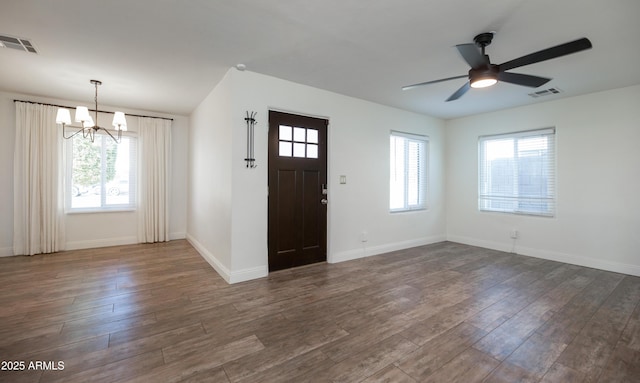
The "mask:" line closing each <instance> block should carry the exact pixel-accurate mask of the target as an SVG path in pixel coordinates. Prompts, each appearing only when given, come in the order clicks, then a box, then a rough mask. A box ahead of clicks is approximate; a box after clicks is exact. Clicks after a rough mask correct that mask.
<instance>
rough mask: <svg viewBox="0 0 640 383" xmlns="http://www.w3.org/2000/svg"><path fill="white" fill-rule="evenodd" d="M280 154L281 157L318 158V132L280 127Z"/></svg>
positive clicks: (285, 126)
mask: <svg viewBox="0 0 640 383" xmlns="http://www.w3.org/2000/svg"><path fill="white" fill-rule="evenodd" d="M278 154H279V155H280V157H292V156H293V157H298V158H318V131H317V130H316V129H309V128H298V127H291V126H287V125H280V126H279V127H278Z"/></svg>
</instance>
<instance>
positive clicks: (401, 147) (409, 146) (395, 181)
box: [389, 132, 428, 212]
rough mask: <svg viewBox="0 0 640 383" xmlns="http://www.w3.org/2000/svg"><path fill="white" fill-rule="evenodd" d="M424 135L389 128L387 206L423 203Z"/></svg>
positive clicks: (420, 206)
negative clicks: (394, 130) (390, 130)
mask: <svg viewBox="0 0 640 383" xmlns="http://www.w3.org/2000/svg"><path fill="white" fill-rule="evenodd" d="M427 143H428V140H427V137H425V136H419V135H415V134H408V133H400V132H391V136H390V147H389V153H390V156H389V157H390V164H389V165H390V174H389V175H390V180H389V210H390V211H392V212H395V211H406V210H417V209H426V207H427V202H426V200H427V198H426V196H427Z"/></svg>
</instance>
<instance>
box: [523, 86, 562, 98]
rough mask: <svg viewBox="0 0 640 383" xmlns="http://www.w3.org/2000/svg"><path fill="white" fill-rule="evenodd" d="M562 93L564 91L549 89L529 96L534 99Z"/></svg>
mask: <svg viewBox="0 0 640 383" xmlns="http://www.w3.org/2000/svg"><path fill="white" fill-rule="evenodd" d="M558 93H562V89H560V88H549V89H544V90H539V91H537V92H533V93H529V96H531V97H533V98H538V97H544V96H551V95H552V94H558Z"/></svg>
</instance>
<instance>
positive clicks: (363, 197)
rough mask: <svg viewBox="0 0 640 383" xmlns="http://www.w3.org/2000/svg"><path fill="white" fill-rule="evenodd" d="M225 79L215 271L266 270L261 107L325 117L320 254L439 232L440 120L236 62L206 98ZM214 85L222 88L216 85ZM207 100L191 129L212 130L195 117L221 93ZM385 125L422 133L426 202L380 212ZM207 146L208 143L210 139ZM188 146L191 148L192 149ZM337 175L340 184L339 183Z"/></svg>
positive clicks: (384, 204)
mask: <svg viewBox="0 0 640 383" xmlns="http://www.w3.org/2000/svg"><path fill="white" fill-rule="evenodd" d="M227 82H230V85H231V88H230V91H231V95H230V98H231V108H230V109H228V110H230V111H231V116H230V117H231V121H230V125H229V126H228V127H226V128H225V132H227V131H228V132H230V133H231V134H232V140H231V141H230V143H231V155H232V157H231V158H230V161H231V172H232V174H231V177H232V182H231V184H232V186H231V190H232V202H231V215H232V218H231V267H230V270H229V274H228V275H226V276H225V275H223V277H225V279H227V280H228V281H231V282H236V281H241V280H247V279H251V278H256V277H260V276H264V275H266V273H267V258H268V256H267V176H268V173H267V132H268V111H269V110H270V109H274V110H280V111H288V112H293V113H298V114H304V115H311V116H320V117H323V118H328V119H329V132H328V136H329V137H328V141H329V142H328V161H329V163H328V177H329V185H328V187H329V196H328V199H329V205H328V235H327V236H328V261H329V262H338V261H343V260H347V259H355V258H358V257H362V256H368V255H372V254H377V253H382V252H386V251H390V250H394V249H400V248H406V247H411V246H416V245H421V244H426V243H431V242H437V241H441V240H443V239H444V238H445V215H444V198H445V197H444V174H443V167H444V152H443V150H442V148H443V146H444V130H443V128H444V122H443V121H441V120H439V119H435V118H431V117H427V116H424V115H419V114H415V113H410V112H406V111H401V110H398V109H394V108H390V107H386V106H382V105H378V104H374V103H371V102H367V101H363V100H359V99H355V98H352V97H347V96H343V95H339V94H336V93H331V92H328V91H324V90H320V89H316V88H312V87H308V86H303V85H300V84H296V83H292V82H289V81H284V80H280V79H276V78H273V77H269V76H265V75H260V74H257V73H252V72H238V71H236V70H231V71H229V72H228V73H227V76H226V77H225V80H223V82H222V83H221V84H220V85H218V87H216V89H214V91H213V92H212V95H210V98H211V97H215V95H219V94H220V93H225V92H226V91H227V88H226V87H227V86H229V83H227ZM221 87H222V88H223V89H225V90H222V89H219V88H221ZM207 100H209V98H208V99H207ZM216 102H219V100H218V101H214V100H213V99H211V100H210V102H203V104H201V106H200V107H199V108H198V110H197V111H196V113H194V115H192V116H191V121H192V125H191V132H192V134H196V132H197V131H200V130H202V129H205V125H206V126H209V127H212V129H213V124H212V121H205V120H204V119H200V118H198V115H200V114H202V115H206V114H208V113H210V114H211V115H215V114H216V113H218V114H224V109H225V108H227V103H226V101H222V102H223V104H216ZM204 109H206V110H204ZM246 111H255V112H257V116H256V120H257V121H258V124H257V126H256V131H255V156H256V160H257V161H256V163H257V164H258V167H257V168H255V169H247V168H246V167H245V161H244V158H245V152H246V124H245V121H244V116H245V113H246ZM225 123H226V122H225ZM229 128H230V130H229ZM392 129H394V130H401V131H406V132H412V133H418V134H426V135H428V136H429V138H430V148H431V153H430V155H429V160H430V161H429V186H430V189H429V206H430V208H429V209H428V210H426V211H419V212H411V213H398V214H390V213H389V211H388V205H389V155H388V150H389V132H390V131H391V130H392ZM209 145H213V142H211V138H210V139H209ZM192 148H193V146H192ZM202 151H204V149H203V150H202ZM212 151H213V150H212ZM198 155H199V154H198V153H192V158H194V157H195V156H198ZM226 155H228V153H227V152H226V151H225V152H224V158H223V159H222V160H223V161H224V162H226V161H227V159H226ZM211 158H217V155H216V154H215V153H212V154H211ZM205 175H206V172H204V170H200V171H197V170H193V172H192V177H196V178H198V177H201V176H205ZM340 175H346V176H347V184H346V185H340V184H339V182H338V179H339V176H340ZM192 195H193V193H192ZM202 198H204V197H202ZM202 198H199V199H198V200H197V201H193V203H192V204H190V210H189V214H190V219H189V222H190V224H189V235H190V236H191V235H192V225H191V214H196V213H197V212H195V211H194V210H195V209H197V208H199V206H200V204H201V203H202V204H204V203H206V202H205V201H203V200H202ZM197 214H200V213H197ZM215 219H219V218H218V217H216V218H215ZM362 231H367V232H368V233H369V240H368V242H366V243H362V242H360V234H361V232H362ZM365 245H366V246H365ZM199 250H201V253H202V252H203V251H205V253H206V252H207V251H208V252H209V253H211V254H212V255H214V256H217V255H216V254H215V252H214V251H212V247H208V246H205V249H199ZM221 257H223V256H222V255H221ZM225 261H226V259H225V258H223V259H220V263H224V262H225Z"/></svg>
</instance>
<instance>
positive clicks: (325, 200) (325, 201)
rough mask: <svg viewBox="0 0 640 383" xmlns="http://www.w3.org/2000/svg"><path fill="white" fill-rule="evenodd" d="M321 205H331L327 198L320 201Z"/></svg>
mask: <svg viewBox="0 0 640 383" xmlns="http://www.w3.org/2000/svg"><path fill="white" fill-rule="evenodd" d="M320 203H321V204H323V205H326V204H328V203H329V201H327V199H326V198H323V199H321V200H320Z"/></svg>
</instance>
